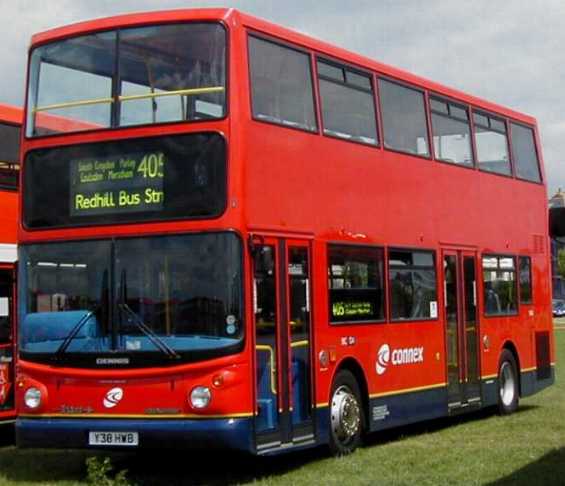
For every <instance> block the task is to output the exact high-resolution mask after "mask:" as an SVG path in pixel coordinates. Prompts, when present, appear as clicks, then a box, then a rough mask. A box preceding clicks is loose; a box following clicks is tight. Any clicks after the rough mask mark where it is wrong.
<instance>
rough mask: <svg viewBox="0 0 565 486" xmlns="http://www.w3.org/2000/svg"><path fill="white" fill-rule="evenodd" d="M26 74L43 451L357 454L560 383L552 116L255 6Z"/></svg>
mask: <svg viewBox="0 0 565 486" xmlns="http://www.w3.org/2000/svg"><path fill="white" fill-rule="evenodd" d="M28 80H29V84H28V90H27V114H26V126H25V140H24V144H23V151H22V160H23V174H22V181H23V182H22V184H23V188H22V189H23V191H22V192H23V198H22V215H21V216H22V219H21V221H22V224H21V227H20V230H19V243H20V275H19V289H20V291H19V345H20V347H19V375H18V379H17V390H18V391H17V393H18V398H19V400H18V402H19V404H20V408H19V418H18V422H17V440H18V443H19V444H20V445H23V446H37V447H48V446H55V447H151V446H156V445H158V446H162V445H163V444H170V445H173V446H177V445H178V446H180V445H183V446H191V445H192V446H197V447H203V446H205V445H209V446H221V447H231V448H235V449H240V450H245V451H249V452H252V453H257V454H274V453H278V452H281V451H288V450H293V449H298V448H301V447H310V446H314V445H320V444H329V446H330V447H331V449H332V451H334V452H335V453H347V452H349V451H351V450H353V449H354V448H355V447H356V446H357V445H358V444H359V442H360V440H361V437H362V435H363V434H364V433H367V432H371V431H378V430H382V429H386V428H389V427H393V426H398V425H401V424H407V423H411V422H416V421H421V420H428V419H433V418H436V417H441V416H448V415H453V414H458V413H463V412H467V411H471V410H477V409H478V408H482V407H488V406H495V407H498V408H499V410H500V411H501V412H502V413H511V412H513V411H514V410H515V409H516V408H517V406H518V400H519V398H520V397H524V396H527V395H530V394H533V393H535V392H537V391H539V390H541V389H542V388H544V387H546V386H548V385H549V384H551V383H552V382H553V379H554V371H553V347H552V345H553V338H552V321H551V305H550V303H551V292H550V280H549V277H548V275H549V255H548V238H547V230H548V228H547V225H548V222H547V197H546V186H545V176H544V172H543V166H542V159H541V150H540V145H539V139H538V136H537V128H536V122H535V120H534V119H533V118H531V117H529V116H526V115H523V114H520V113H517V112H515V111H512V110H510V109H507V108H504V107H501V106H497V105H495V104H492V103H489V102H486V101H483V100H480V99H478V98H475V97H472V96H469V95H466V94H464V93H461V92H459V91H456V90H453V89H450V88H446V87H444V86H441V85H439V84H437V83H433V82H430V81H427V80H424V79H422V78H419V77H416V76H414V75H411V74H409V73H406V72H403V71H400V70H398V69H395V68H392V67H389V66H385V65H383V64H380V63H377V62H374V61H371V60H368V59H365V58H363V57H360V56H358V55H355V54H352V53H349V52H346V51H344V50H342V49H339V48H336V47H332V46H330V45H328V44H325V43H323V42H319V41H316V40H313V39H311V38H309V37H306V36H304V35H301V34H297V33H295V32H291V31H289V30H286V29H284V28H281V27H278V26H275V25H272V24H270V23H267V22H264V21H262V20H258V19H255V18H253V17H250V16H247V15H244V14H241V13H239V12H237V11H235V10H219V9H218V10H178V11H169V12H161V13H144V14H138V15H126V16H120V17H113V18H108V19H102V20H96V21H91V22H85V23H80V24H76V25H71V26H68V27H63V28H58V29H55V30H51V31H48V32H45V33H42V34H38V35H36V36H35V37H34V38H33V40H32V45H31V50H30V61H29V73H28ZM44 117H58V118H57V119H62V120H66V121H68V123H53V124H51V125H50V126H49V127H46V126H45V124H43V125H42V123H41V120H42V118H44Z"/></svg>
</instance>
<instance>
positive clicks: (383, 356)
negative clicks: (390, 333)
mask: <svg viewBox="0 0 565 486" xmlns="http://www.w3.org/2000/svg"><path fill="white" fill-rule="evenodd" d="M423 362H424V347H423V346H421V347H416V348H402V349H394V350H392V351H391V349H390V346H389V345H388V344H383V345H382V346H381V347H380V348H379V350H378V351H377V363H376V364H375V369H376V371H377V374H378V375H382V374H383V373H384V372H385V371H386V369H387V367H388V366H389V364H392V365H393V366H399V365H405V364H414V363H423Z"/></svg>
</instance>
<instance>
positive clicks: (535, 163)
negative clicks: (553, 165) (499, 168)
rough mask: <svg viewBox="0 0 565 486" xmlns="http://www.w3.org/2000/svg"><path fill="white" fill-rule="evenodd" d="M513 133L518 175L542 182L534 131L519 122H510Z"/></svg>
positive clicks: (513, 147)
mask: <svg viewBox="0 0 565 486" xmlns="http://www.w3.org/2000/svg"><path fill="white" fill-rule="evenodd" d="M510 133H511V135H512V160H513V161H514V169H515V171H516V177H518V178H520V179H525V180H527V181H532V182H541V174H540V168H539V160H538V154H537V152H536V144H535V139H534V131H533V130H532V129H531V128H529V127H525V126H523V125H518V124H517V123H510Z"/></svg>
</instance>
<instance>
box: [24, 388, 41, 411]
mask: <svg viewBox="0 0 565 486" xmlns="http://www.w3.org/2000/svg"><path fill="white" fill-rule="evenodd" d="M24 403H25V405H26V407H27V408H33V409H35V408H38V407H39V406H40V405H41V390H39V388H35V387H34V386H32V387H30V388H28V389H27V390H26V392H25V393H24Z"/></svg>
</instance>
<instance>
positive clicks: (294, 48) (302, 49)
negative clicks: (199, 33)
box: [228, 28, 321, 135]
mask: <svg viewBox="0 0 565 486" xmlns="http://www.w3.org/2000/svg"><path fill="white" fill-rule="evenodd" d="M245 33H246V39H245V43H246V54H247V79H248V93H249V110H250V111H249V114H250V115H251V119H252V120H253V121H256V122H260V123H266V124H267V125H273V126H276V127H283V128H288V129H291V130H298V131H299V132H302V133H309V134H312V135H320V130H321V123H320V118H321V114H319V113H318V110H319V108H320V104H319V103H318V92H317V83H316V79H315V77H314V63H313V62H312V52H311V50H310V49H308V48H305V47H301V46H298V45H296V44H293V43H291V42H289V41H286V40H283V39H280V38H278V37H273V36H270V35H267V34H264V33H262V32H259V31H256V30H254V29H249V28H248V29H246V30H245ZM251 37H255V38H256V39H258V40H261V41H264V42H270V43H271V44H274V45H276V46H278V47H282V48H285V49H290V50H292V51H295V52H298V53H300V54H303V55H305V56H307V57H308V67H309V72H310V82H311V86H312V108H313V113H314V122H315V123H316V128H315V129H314V130H308V129H307V128H302V127H297V126H292V125H285V124H284V123H279V122H276V121H273V120H265V119H263V118H258V117H257V116H255V110H254V108H253V79H252V74H251V51H250V43H249V39H250V38H251ZM228 91H229V89H228Z"/></svg>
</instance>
